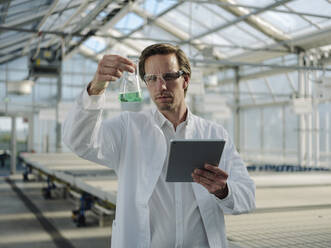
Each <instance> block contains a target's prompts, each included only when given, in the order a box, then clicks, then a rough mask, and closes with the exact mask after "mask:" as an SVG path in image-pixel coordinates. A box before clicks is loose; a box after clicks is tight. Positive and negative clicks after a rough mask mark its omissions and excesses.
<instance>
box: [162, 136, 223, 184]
mask: <svg viewBox="0 0 331 248" xmlns="http://www.w3.org/2000/svg"><path fill="white" fill-rule="evenodd" d="M224 145H225V141H224V140H220V139H174V140H171V141H170V150H169V155H168V168H167V176H166V181H167V182H193V179H192V176H191V174H192V172H193V170H194V169H195V168H203V167H204V164H205V163H208V164H212V165H215V166H218V164H219V162H220V160H221V156H222V152H223V149H224Z"/></svg>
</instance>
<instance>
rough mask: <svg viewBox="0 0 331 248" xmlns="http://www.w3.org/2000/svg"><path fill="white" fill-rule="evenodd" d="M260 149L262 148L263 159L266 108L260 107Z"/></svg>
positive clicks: (262, 155)
mask: <svg viewBox="0 0 331 248" xmlns="http://www.w3.org/2000/svg"><path fill="white" fill-rule="evenodd" d="M260 122H261V123H260V149H261V153H260V154H261V160H263V158H264V156H265V153H264V152H265V149H264V109H263V108H260Z"/></svg>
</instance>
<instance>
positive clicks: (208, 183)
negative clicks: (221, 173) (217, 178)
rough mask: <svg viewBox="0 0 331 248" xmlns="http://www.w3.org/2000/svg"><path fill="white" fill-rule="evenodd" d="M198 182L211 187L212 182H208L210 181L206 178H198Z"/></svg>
mask: <svg viewBox="0 0 331 248" xmlns="http://www.w3.org/2000/svg"><path fill="white" fill-rule="evenodd" d="M197 180H198V182H199V183H205V184H207V185H209V186H211V185H212V184H213V183H214V182H213V181H212V180H210V179H208V178H206V177H201V176H200V177H198V179H197Z"/></svg>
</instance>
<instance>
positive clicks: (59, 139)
mask: <svg viewBox="0 0 331 248" xmlns="http://www.w3.org/2000/svg"><path fill="white" fill-rule="evenodd" d="M61 100H62V69H60V73H59V76H58V79H57V98H56V128H55V133H56V152H61V150H62V135H61V122H60V102H61Z"/></svg>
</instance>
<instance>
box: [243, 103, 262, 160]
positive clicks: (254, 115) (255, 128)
mask: <svg viewBox="0 0 331 248" xmlns="http://www.w3.org/2000/svg"><path fill="white" fill-rule="evenodd" d="M244 113H245V120H244V123H245V128H244V129H243V130H245V141H246V142H245V143H246V151H252V153H253V154H259V151H260V150H261V132H260V130H261V110H260V109H248V110H245V111H244ZM249 130H252V131H251V132H249Z"/></svg>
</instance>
